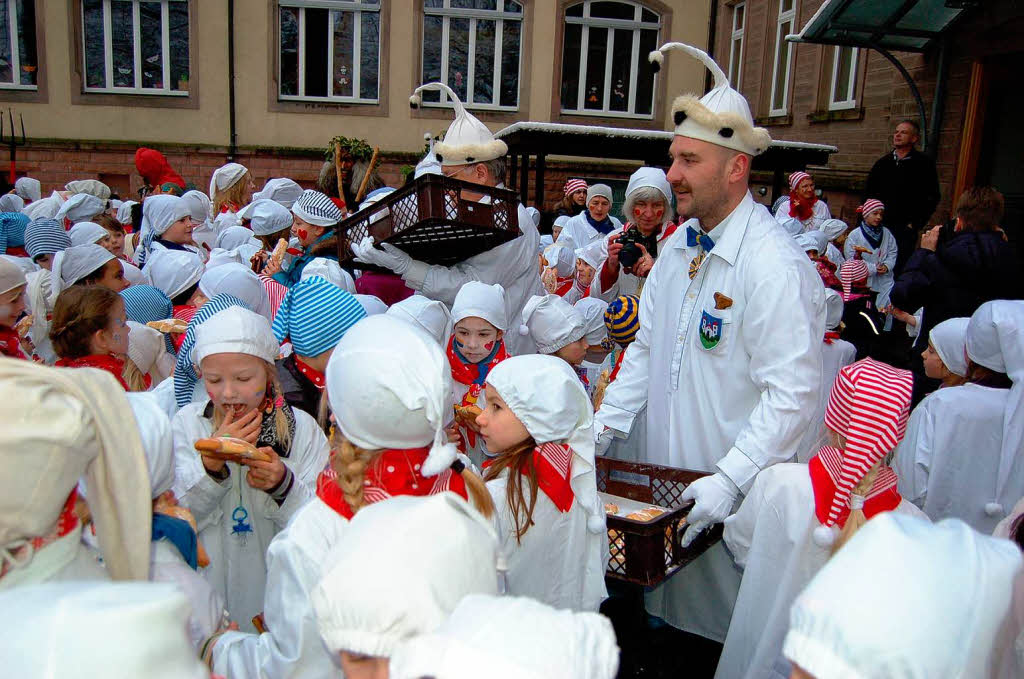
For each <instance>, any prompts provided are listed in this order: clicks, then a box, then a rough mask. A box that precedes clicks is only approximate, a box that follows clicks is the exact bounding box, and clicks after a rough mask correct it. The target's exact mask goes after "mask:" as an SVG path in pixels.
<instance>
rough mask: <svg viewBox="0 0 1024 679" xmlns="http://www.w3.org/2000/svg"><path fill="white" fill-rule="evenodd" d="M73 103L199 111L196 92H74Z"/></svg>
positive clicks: (78, 104) (72, 95)
mask: <svg viewBox="0 0 1024 679" xmlns="http://www.w3.org/2000/svg"><path fill="white" fill-rule="evenodd" d="M71 103H72V104H73V105H76V106H125V107H134V108H184V109H198V108H199V95H198V94H197V93H196V92H195V91H189V92H183V93H180V94H163V93H161V94H133V93H129V92H126V93H123V94H122V93H115V92H95V91H93V92H90V91H74V90H73V91H72V93H71Z"/></svg>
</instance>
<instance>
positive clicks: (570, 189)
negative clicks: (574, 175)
mask: <svg viewBox="0 0 1024 679" xmlns="http://www.w3.org/2000/svg"><path fill="white" fill-rule="evenodd" d="M586 190H587V182H585V181H583V180H582V179H570V180H569V181H567V182H565V195H567V196H568V195H570V194H573V193H576V192H577V191H586Z"/></svg>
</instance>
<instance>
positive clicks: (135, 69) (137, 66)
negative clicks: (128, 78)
mask: <svg viewBox="0 0 1024 679" xmlns="http://www.w3.org/2000/svg"><path fill="white" fill-rule="evenodd" d="M141 24H142V8H141V7H140V6H139V0H132V55H133V56H134V59H133V61H134V62H135V63H134V64H132V82H133V83H134V85H135V88H136V89H140V90H141V89H142V26H141Z"/></svg>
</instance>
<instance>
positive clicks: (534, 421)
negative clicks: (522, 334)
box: [487, 298, 605, 534]
mask: <svg viewBox="0 0 1024 679" xmlns="http://www.w3.org/2000/svg"><path fill="white" fill-rule="evenodd" d="M534 299H536V298H534ZM499 368H500V370H499ZM487 384H489V385H491V386H492V387H494V389H495V391H497V392H498V395H499V396H501V398H502V400H503V401H505V403H506V404H507V405H508V407H509V408H510V409H511V410H512V413H513V414H514V415H515V416H516V417H517V418H519V421H520V422H522V423H523V426H524V427H526V430H527V431H528V432H530V436H532V437H533V440H534V441H536V442H537V443H538V444H541V443H549V442H553V443H559V442H567V443H568V444H569V447H570V448H572V451H573V458H572V472H571V478H570V485H571V486H572V490H573V493H574V494H575V496H576V501H577V502H579V503H580V506H581V507H583V508H584V509H585V510H586V512H587V514H588V519H587V530H588V531H590V532H591V533H595V534H600V533H601V532H603V531H604V530H605V513H604V506H603V505H602V504H601V503H600V502H599V501H598V498H597V479H596V475H595V472H594V465H595V462H594V436H593V431H594V408H593V405H592V404H591V403H590V398H589V397H588V396H587V392H586V391H585V390H584V389H583V384H582V383H581V382H580V378H579V377H578V376H577V375H576V373H575V371H573V369H572V368H571V367H570V366H569V364H568V363H566V362H565V361H563V360H562V359H560V358H556V357H554V356H545V355H543V354H527V355H523V356H513V357H511V358H508V359H506V360H504V361H502V362H501V363H499V364H498V365H496V366H494V368H492V369H491V371H490V372H489V373H488V374H487Z"/></svg>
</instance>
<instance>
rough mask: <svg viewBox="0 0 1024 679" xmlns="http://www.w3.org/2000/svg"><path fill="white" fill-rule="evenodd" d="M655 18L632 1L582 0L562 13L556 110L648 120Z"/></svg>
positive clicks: (657, 27) (657, 28)
mask: <svg viewBox="0 0 1024 679" xmlns="http://www.w3.org/2000/svg"><path fill="white" fill-rule="evenodd" d="M660 30H661V17H660V16H659V15H658V14H657V13H656V12H654V11H653V10H650V9H648V8H646V7H644V6H643V5H641V4H640V3H637V2H624V1H617V2H610V1H607V0H585V1H584V2H581V3H579V4H576V5H571V6H570V7H569V8H568V9H566V11H565V40H564V41H563V43H562V113H567V114H584V115H599V116H614V117H639V118H650V117H652V116H651V113H652V111H653V110H654V77H655V76H654V71H653V70H652V69H651V68H650V67H649V66H648V64H647V55H648V54H649V53H650V52H651V51H652V50H655V49H657V48H658V45H659V32H660Z"/></svg>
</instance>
